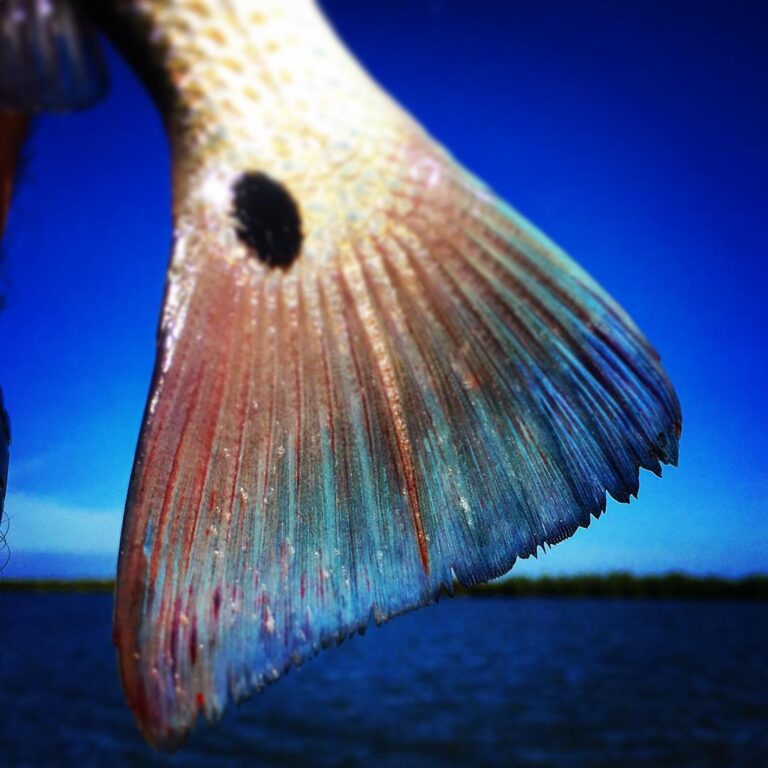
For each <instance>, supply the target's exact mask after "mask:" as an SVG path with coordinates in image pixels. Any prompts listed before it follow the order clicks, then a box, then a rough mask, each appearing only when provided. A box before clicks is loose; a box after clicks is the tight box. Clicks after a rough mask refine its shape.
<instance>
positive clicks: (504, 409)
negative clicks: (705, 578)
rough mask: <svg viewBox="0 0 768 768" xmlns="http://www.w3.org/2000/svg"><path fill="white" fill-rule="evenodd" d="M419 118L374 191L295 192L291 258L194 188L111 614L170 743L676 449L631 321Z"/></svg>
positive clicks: (572, 517)
mask: <svg viewBox="0 0 768 768" xmlns="http://www.w3.org/2000/svg"><path fill="white" fill-rule="evenodd" d="M402 142H404V146H402V147H401V148H400V149H401V151H400V150H398V151H395V149H392V150H391V151H390V152H389V153H388V155H387V156H388V157H399V158H402V159H403V162H402V163H401V164H399V165H394V166H392V167H388V168H387V169H384V170H379V172H377V174H376V178H375V179H374V183H375V184H376V193H375V194H372V195H371V196H370V197H369V198H366V199H367V200H368V202H367V203H366V206H367V207H364V208H362V209H358V210H356V211H354V213H355V215H354V216H352V215H346V214H345V216H344V217H342V218H337V219H334V220H331V219H332V218H333V215H335V214H338V211H339V208H338V207H335V208H334V207H333V206H326V207H323V206H322V204H321V203H322V201H321V200H319V199H318V200H313V199H312V198H311V193H310V192H308V193H307V196H303V195H301V194H299V195H297V202H298V205H299V208H300V209H301V211H303V213H304V215H305V217H304V232H303V234H304V240H303V244H302V248H301V253H300V254H299V256H298V258H297V259H296V260H295V261H294V262H293V263H292V264H290V266H286V267H270V266H269V265H268V264H267V263H265V262H264V261H263V260H260V259H259V258H257V257H258V254H256V255H255V256H256V257H255V256H254V254H253V253H250V252H249V250H248V247H247V246H245V245H243V244H242V243H240V242H239V241H238V239H237V236H236V234H235V232H234V227H232V226H231V224H230V225H227V224H226V220H224V219H222V220H219V219H217V218H216V217H215V216H213V214H212V212H211V209H210V206H209V204H208V203H207V202H205V201H204V200H201V199H195V200H193V201H192V202H190V203H188V204H186V203H182V204H181V205H179V207H178V208H177V216H178V218H177V222H176V244H175V250H174V254H173V258H172V263H171V268H170V272H169V282H168V287H167V295H166V301H165V307H164V312H163V317H162V320H161V325H160V336H159V355H158V362H157V367H156V371H155V378H154V382H153V385H152V390H151V394H150V400H149V403H148V406H147V411H146V414H145V421H144V425H143V429H142V434H141V438H140V441H139V448H138V452H137V458H136V463H135V465H134V472H133V476H132V480H131V484H130V490H129V496H128V504H127V510H126V518H125V522H124V527H123V534H122V541H121V551H120V561H119V571H118V583H117V595H116V613H115V627H114V639H115V643H116V645H117V646H118V651H119V660H120V667H121V673H122V679H123V685H124V689H125V692H126V695H127V698H128V701H129V703H130V704H131V706H132V708H133V710H134V712H135V714H136V717H137V720H138V722H139V725H140V727H141V728H142V730H143V732H144V734H145V736H146V737H147V738H148V739H149V740H150V741H151V742H152V743H153V744H155V745H159V746H163V747H169V746H173V745H175V744H177V743H178V742H179V741H180V740H181V739H182V738H183V737H184V735H185V733H186V732H187V731H188V730H189V729H190V728H191V726H192V725H193V724H194V722H195V720H196V719H197V717H198V714H199V713H201V712H202V714H204V715H205V717H207V718H208V719H210V720H214V719H216V718H217V717H218V716H219V715H220V713H221V712H222V710H223V708H224V706H225V704H226V702H227V700H228V699H230V698H232V699H235V700H239V699H241V698H243V697H245V696H247V695H249V694H250V693H251V692H253V691H256V690H258V689H260V688H262V687H263V686H264V685H265V684H267V683H269V682H271V681H273V680H276V679H277V678H278V677H280V676H281V675H282V674H283V673H285V672H286V671H287V670H288V669H289V667H290V666H291V665H294V664H299V663H301V662H302V661H303V660H304V659H307V658H308V657H310V656H312V655H313V654H315V653H316V652H318V651H319V650H320V649H322V648H324V647H326V646H328V645H329V644H333V643H336V642H338V641H340V640H341V639H343V638H345V637H347V636H349V635H351V634H353V633H355V632H357V631H361V630H363V629H364V628H365V627H366V626H367V625H368V624H369V623H370V622H371V621H375V622H376V623H380V622H383V621H385V620H386V619H389V618H391V617H393V616H396V615H397V614H400V613H403V612H404V611H408V610H410V609H413V608H416V607H418V606H422V605H425V604H427V603H430V602H433V601H435V600H436V599H437V598H438V596H439V594H440V593H441V591H442V590H444V589H447V590H450V589H451V587H452V584H453V582H454V579H456V580H458V581H459V582H460V583H461V584H463V585H472V584H476V583H478V582H483V581H487V580H489V579H492V578H494V577H497V576H500V575H501V574H504V573H506V572H507V571H508V570H509V569H510V568H511V567H512V565H513V563H514V562H515V560H516V558H519V557H528V556H529V555H531V554H534V553H535V552H536V551H537V548H539V547H542V546H544V545H552V544H556V543H557V542H560V541H562V540H563V539H566V538H568V537H569V536H570V535H571V534H573V533H574V531H575V530H576V529H577V528H578V527H579V526H586V525H588V524H589V521H590V517H591V516H598V515H599V514H600V513H601V512H602V511H603V510H604V509H605V504H606V492H608V493H610V494H611V495H612V496H613V497H614V498H616V499H619V500H621V501H628V500H629V498H630V496H631V495H633V494H635V493H636V492H637V490H638V474H639V468H640V467H645V468H647V469H650V470H652V471H653V472H656V473H659V472H660V469H661V464H662V463H675V462H676V459H677V443H678V437H679V434H680V428H681V414H680V409H679V405H678V401H677V398H676V396H675V393H674V391H673V389H672V387H671V385H670V383H669V381H668V379H667V377H666V375H665V373H664V371H663V370H662V368H661V366H660V363H659V357H658V355H657V354H656V353H655V352H654V350H653V349H652V348H651V347H650V346H649V344H648V342H647V341H646V340H645V338H644V337H643V336H642V335H641V333H640V332H639V330H638V329H637V328H636V326H635V325H634V324H633V322H632V321H631V320H630V319H629V318H628V317H627V315H626V314H625V313H624V312H623V311H622V310H621V309H620V308H619V307H618V306H617V305H616V304H615V303H614V302H613V301H612V300H611V299H610V298H609V297H608V296H607V295H606V294H605V293H604V292H603V291H602V290H601V289H600V288H599V287H598V286H597V285H596V284H595V283H594V281H593V280H591V279H590V278H589V277H588V276H587V275H586V274H585V273H584V272H583V271H582V270H581V269H580V268H579V267H577V266H576V265H575V264H574V263H573V262H572V261H571V260H570V259H569V258H568V257H567V256H566V255H565V254H564V253H563V252H562V251H561V250H560V249H559V248H558V247H557V246H555V245H553V244H552V243H551V242H550V241H549V240H547V238H545V237H544V236H543V235H542V234H541V233H539V232H538V231H537V230H535V229H534V228H533V227H532V226H531V225H530V224H529V223H528V222H527V221H525V220H524V219H522V218H521V217H520V216H519V215H518V214H517V213H515V212H514V211H513V210H511V209H510V208H509V207H508V206H506V205H505V204H504V203H502V202H501V201H499V200H498V199H497V198H496V197H495V196H494V195H493V193H492V192H491V191H490V190H489V189H488V188H487V187H486V186H485V185H484V184H482V183H481V182H479V181H478V180H477V179H475V178H474V177H472V176H471V175H469V174H468V173H466V172H465V171H463V170H462V169H461V168H459V166H458V165H457V164H456V163H455V162H454V161H453V160H452V159H451V158H450V157H449V156H448V155H447V154H446V153H445V152H444V151H443V150H441V149H440V148H439V147H438V146H437V145H436V144H435V143H434V142H432V141H431V140H430V139H429V138H428V137H427V136H426V135H425V134H424V133H423V132H421V130H420V129H417V127H414V126H411V127H409V128H408V129H407V130H405V129H404V131H403V138H402ZM405 145H407V146H405ZM387 173H390V174H392V179H391V183H390V181H386V180H387V179H388V177H387ZM197 186H198V185H196V184H194V183H191V184H190V187H193V188H197ZM329 187H330V184H327V185H326V186H325V187H322V186H321V185H318V186H317V188H318V189H321V190H324V191H322V194H329V193H328V191H327V190H328V189H329ZM351 188H352V189H353V190H359V189H361V187H355V186H352V187H351ZM318 194H319V193H318ZM361 194H362V193H361ZM353 199H357V198H354V197H353ZM339 205H340V206H342V208H343V205H342V203H339ZM313 211H314V212H315V213H313ZM317 211H320V212H321V214H322V217H321V218H319V219H318V218H317V213H316V212H317ZM313 216H314V217H315V218H313ZM323 217H325V218H323Z"/></svg>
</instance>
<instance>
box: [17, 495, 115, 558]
mask: <svg viewBox="0 0 768 768" xmlns="http://www.w3.org/2000/svg"><path fill="white" fill-rule="evenodd" d="M5 504H6V506H5V509H6V514H7V515H8V530H7V532H6V540H7V544H8V546H9V547H10V550H11V552H12V553H13V552H14V551H24V552H39V553H45V552H50V553H59V554H62V553H72V554H114V553H116V552H117V549H118V545H119V542H120V526H121V523H122V517H123V511H122V510H95V509H84V508H82V507H73V506H68V505H66V504H62V503H60V502H58V501H56V500H55V499H52V498H49V497H46V496H38V495H36V494H32V493H25V492H10V493H9V494H8V497H7V498H6V502H5Z"/></svg>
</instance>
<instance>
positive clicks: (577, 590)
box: [456, 572, 768, 600]
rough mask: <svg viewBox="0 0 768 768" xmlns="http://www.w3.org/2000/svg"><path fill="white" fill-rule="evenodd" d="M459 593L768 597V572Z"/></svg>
mask: <svg viewBox="0 0 768 768" xmlns="http://www.w3.org/2000/svg"><path fill="white" fill-rule="evenodd" d="M456 594H457V595H462V596H464V595H471V596H473V597H474V596H480V597H502V596H503V597H606V598H619V597H623V598H638V599H649V600H658V599H698V600H768V575H759V576H758V575H755V576H747V577H745V578H742V579H726V578H722V577H719V576H688V575H686V574H683V573H666V574H660V575H656V576H634V575H633V574H631V573H622V572H617V573H608V574H583V575H579V576H542V577H539V578H535V579H532V578H527V577H521V576H518V577H512V578H509V579H505V580H503V581H496V582H493V583H491V584H479V585H477V586H476V587H472V588H471V589H465V588H463V587H459V588H457V589H456Z"/></svg>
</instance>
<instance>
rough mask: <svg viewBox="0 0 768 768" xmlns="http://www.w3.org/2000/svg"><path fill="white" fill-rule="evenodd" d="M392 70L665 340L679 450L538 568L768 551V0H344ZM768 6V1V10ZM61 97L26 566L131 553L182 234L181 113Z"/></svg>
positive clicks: (738, 567) (756, 566)
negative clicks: (137, 468) (177, 226)
mask: <svg viewBox="0 0 768 768" xmlns="http://www.w3.org/2000/svg"><path fill="white" fill-rule="evenodd" d="M323 5H324V7H325V8H326V9H327V11H328V12H329V14H330V16H331V18H332V19H333V21H334V22H335V23H336V25H337V27H338V29H339V30H340V32H341V34H342V36H343V37H344V38H345V40H346V41H347V42H348V44H349V45H350V46H351V47H352V49H353V50H354V51H355V52H356V53H357V54H358V56H359V57H360V58H361V59H362V61H363V62H364V63H365V64H366V65H367V67H368V68H369V70H371V71H372V72H373V74H374V75H375V76H376V77H377V78H378V79H379V80H380V81H381V82H382V83H383V84H384V85H385V86H386V87H387V88H389V89H390V90H391V91H392V92H393V93H394V94H395V95H396V96H397V98H398V99H400V100H401V101H402V102H403V103H404V104H405V105H406V106H407V107H408V108H410V109H411V111H412V112H414V113H415V114H416V115H417V116H418V117H419V118H420V119H421V121H422V122H423V123H425V124H426V126H427V127H428V129H429V130H430V131H431V132H432V133H433V134H434V135H435V136H437V138H439V139H440V140H441V141H442V142H443V143H445V144H446V145H447V146H448V147H449V148H450V149H451V150H452V152H453V153H454V154H455V155H456V156H457V157H458V158H459V159H460V160H461V161H462V162H463V163H464V164H465V165H467V166H468V167H469V168H470V169H471V170H473V171H474V172H475V173H477V174H478V175H480V176H481V177H483V178H485V179H486V180H487V181H488V182H489V183H490V184H491V185H492V186H493V187H494V188H495V189H496V190H497V191H498V192H499V193H500V194H501V195H502V196H503V197H505V198H506V199H507V200H509V201H510V202H511V203H512V204H513V205H514V206H515V207H517V208H518V209H519V210H520V211H521V212H522V213H523V214H525V215H526V216H528V217H529V218H531V219H532V220H533V221H534V222H536V224H538V225H539V226H540V227H541V228H543V229H544V231H546V232H547V233H548V234H549V235H550V236H552V237H553V238H554V239H555V240H557V241H558V242H559V243H560V244H561V245H563V246H564V247H565V248H566V250H568V251H569V252H570V253H571V254H572V255H574V256H575V258H576V259H577V260H578V261H580V262H581V263H582V264H583V265H584V266H585V267H586V268H587V269H588V270H589V271H590V272H591V273H592V274H593V276H595V277H596V278H597V279H598V280H599V281H600V282H601V283H602V284H603V285H604V286H605V287H606V288H607V289H608V290H609V291H610V292H611V293H612V294H613V295H614V297H615V298H616V299H618V300H619V302H620V303H621V304H622V305H623V306H624V307H625V308H626V309H627V310H628V311H629V312H630V314H631V315H632V316H633V317H634V318H635V320H636V321H637V323H638V324H639V325H640V327H641V328H643V330H644V331H645V332H646V334H647V335H648V337H649V338H650V339H651V341H652V342H653V344H654V345H655V346H656V348H657V349H658V350H659V351H660V353H661V355H662V358H663V360H664V363H665V365H666V367H667V370H668V372H669V374H670V376H671V378H672V380H673V382H674V383H675V385H676V387H677V389H678V392H679V396H680V400H681V402H682V406H683V414H684V428H683V439H682V445H681V461H680V467H679V468H678V469H668V470H666V472H665V476H664V478H663V479H661V480H659V479H657V478H655V477H653V476H652V475H650V474H647V473H645V475H644V477H643V479H642V482H641V491H640V499H639V501H637V502H633V503H632V504H631V505H630V506H628V507H627V506H625V505H619V504H615V503H611V504H610V505H609V509H608V513H607V514H606V515H605V516H604V517H603V518H602V519H601V520H600V521H598V522H595V523H593V525H592V526H591V527H590V529H589V530H587V531H579V532H578V533H577V534H576V536H575V537H574V538H573V539H572V540H570V541H568V542H566V543H564V544H561V545H559V546H558V547H556V548H555V549H553V550H552V551H551V552H550V553H548V554H547V555H546V556H544V557H540V558H539V559H538V560H537V561H530V562H526V563H521V564H519V566H516V568H517V570H518V572H520V573H527V574H533V573H544V572H576V571H584V570H589V571H602V570H610V569H615V568H627V569H631V570H635V571H638V572H652V571H658V570H667V569H673V568H674V569H683V570H687V571H691V572H696V573H701V572H716V573H722V574H728V575H737V574H743V573H747V572H754V571H767V570H768V514H767V513H768V396H767V395H766V392H768V375H767V374H768V370H767V369H768V364H767V362H766V360H767V355H766V341H767V340H768V330H767V328H768V309H767V308H766V307H767V304H768V302H767V301H766V296H767V295H768V226H767V225H766V216H767V215H768V101H767V100H766V98H765V97H766V93H768V54H766V53H765V50H766V49H765V40H764V32H765V29H766V28H767V27H766V25H767V24H768V13H767V12H766V6H761V4H758V3H748V2H743V3H738V2H720V3H682V2H674V1H672V2H669V1H667V2H662V1H659V2H639V1H638V2H623V3H615V2H608V1H606V2H587V1H586V0H585V1H584V2H580V3H572V2H566V1H565V0H563V1H561V2H556V1H555V0H546V1H545V2H542V0H526V1H525V2H516V1H515V2H513V1H512V0H486V1H485V2H480V3H468V2H463V1H462V0H451V1H450V2H448V1H446V2H426V1H425V2H414V0H408V1H407V2H406V0H397V2H392V1H390V2H386V3H384V2H381V3H358V2H352V0H346V1H344V2H342V0H334V1H333V2H330V1H329V2H326V3H323ZM761 8H762V10H761ZM109 64H110V67H111V74H112V90H111V95H110V97H109V99H108V100H107V101H106V102H105V103H103V104H102V105H100V106H99V107H97V108H96V109H93V110H92V111H89V112H87V113H84V114H81V115H77V116H56V117H48V118H44V119H41V120H40V121H39V123H38V125H37V127H36V130H35V134H34V138H33V141H32V142H31V144H30V146H29V149H28V157H29V160H28V163H27V167H26V171H25V173H24V177H23V179H22V182H21V186H20V188H19V191H18V195H17V198H16V201H15V208H14V210H13V211H12V216H11V221H10V228H9V231H8V237H7V240H6V243H5V252H6V256H5V259H4V262H3V264H2V267H0V270H1V271H2V274H3V276H4V277H5V279H6V280H7V281H8V283H9V286H10V288H9V292H8V307H7V309H6V311H5V312H3V313H2V314H0V382H1V383H2V386H3V388H4V390H5V394H6V403H7V407H8V409H9V411H10V413H11V418H12V424H13V434H14V442H13V446H12V457H11V459H12V464H11V473H10V477H9V496H8V500H7V512H8V518H9V520H10V524H9V530H8V533H7V536H8V542H9V546H10V551H11V560H10V562H9V564H8V566H7V568H6V570H5V573H6V574H7V575H9V576H12V575H45V574H57V575H58V574H68V575H80V574H83V575H94V574H102V575H110V572H111V569H112V568H113V566H114V561H115V557H116V552H117V542H118V535H119V527H120V520H121V516H122V507H123V502H124V497H125V492H126V488H127V484H128V477H129V473H130V469H131V463H132V458H133V450H134V447H135V442H136V438H137V435H138V430H139V426H140V420H141V414H142V409H143V407H144V401H145V397H146V393H147V388H148V386H149V379H150V373H151V369H152V362H153V357H154V334H155V327H156V322H157V317H158V312H159V308H160V301H161V296H162V290H163V279H164V272H165V266H166V262H167V258H168V253H169V247H170V234H171V229H170V225H171V222H170V184H169V165H168V155H167V148H166V144H165V139H164V136H163V132H162V129H161V125H160V121H159V118H158V116H157V115H156V114H155V112H154V111H153V108H152V106H151V104H150V102H149V100H148V98H147V96H146V95H145V94H144V93H143V91H142V89H141V87H140V85H139V84H138V83H137V81H136V80H135V78H134V77H133V75H132V74H131V73H130V71H129V70H128V69H127V68H126V67H125V65H124V64H123V63H122V62H121V61H120V60H119V59H117V57H116V56H115V55H114V54H111V53H110V55H109Z"/></svg>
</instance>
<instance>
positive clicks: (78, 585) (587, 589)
mask: <svg viewBox="0 0 768 768" xmlns="http://www.w3.org/2000/svg"><path fill="white" fill-rule="evenodd" d="M114 586H115V583H114V580H112V579H3V578H0V593H3V592H5V593H28V594H41V593H67V592H71V593H96V594H98V593H102V594H103V593H110V592H112V591H113V590H114ZM453 593H454V595H455V596H457V597H462V598H463V597H478V598H494V597H567V598H629V599H638V600H669V599H672V600H677V599H686V600H759V601H768V574H764V575H755V576H746V577H744V578H740V579H727V578H722V577H718V576H689V575H686V574H682V573H666V574H660V575H656V576H634V575H632V574H630V573H609V574H600V575H595V574H583V575H579V576H541V577H539V578H529V577H523V576H512V577H510V578H508V579H504V580H503V581H496V582H493V583H491V584H479V585H477V586H475V587H471V588H466V587H461V586H458V585H456V586H455V587H454V592H453Z"/></svg>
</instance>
